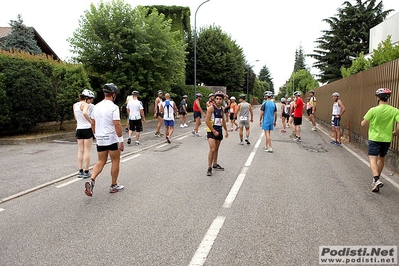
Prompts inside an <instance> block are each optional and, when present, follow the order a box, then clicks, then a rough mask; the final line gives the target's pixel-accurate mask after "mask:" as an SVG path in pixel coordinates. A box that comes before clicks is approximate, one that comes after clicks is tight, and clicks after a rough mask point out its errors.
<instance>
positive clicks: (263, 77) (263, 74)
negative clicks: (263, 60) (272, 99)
mask: <svg viewBox="0 0 399 266" xmlns="http://www.w3.org/2000/svg"><path fill="white" fill-rule="evenodd" d="M258 79H259V80H260V81H263V82H267V83H268V86H267V87H268V90H269V91H272V92H273V93H274V84H273V78H272V74H271V73H270V71H269V68H268V67H267V66H266V65H264V66H263V67H262V68H261V70H260V71H259V75H258Z"/></svg>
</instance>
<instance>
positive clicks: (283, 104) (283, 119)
mask: <svg viewBox="0 0 399 266" xmlns="http://www.w3.org/2000/svg"><path fill="white" fill-rule="evenodd" d="M280 101H281V124H282V126H283V129H281V133H285V132H287V131H286V130H285V129H286V127H287V122H288V119H289V117H290V115H289V114H288V113H287V112H286V109H287V106H289V104H288V103H287V100H286V99H285V98H284V97H283V98H281V100H280Z"/></svg>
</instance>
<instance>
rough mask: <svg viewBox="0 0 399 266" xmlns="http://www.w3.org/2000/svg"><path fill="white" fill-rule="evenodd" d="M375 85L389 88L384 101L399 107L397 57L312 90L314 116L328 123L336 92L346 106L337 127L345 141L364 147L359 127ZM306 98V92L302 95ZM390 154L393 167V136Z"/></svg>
mask: <svg viewBox="0 0 399 266" xmlns="http://www.w3.org/2000/svg"><path fill="white" fill-rule="evenodd" d="M378 88H389V89H390V90H391V91H392V95H391V97H390V98H389V100H388V103H389V104H390V105H392V106H394V107H396V108H399V91H398V90H399V59H397V60H394V61H391V62H388V63H385V64H383V65H380V66H377V67H374V68H371V69H369V70H366V71H363V72H360V73H358V74H355V75H352V76H350V77H347V78H343V79H341V80H338V81H335V82H333V83H330V84H327V85H325V86H322V87H320V88H317V89H315V97H316V99H317V110H316V118H317V121H318V122H319V123H323V124H325V125H331V112H332V104H333V100H332V96H331V94H332V93H333V92H338V93H339V95H340V97H339V99H340V100H341V101H342V103H343V104H344V106H345V108H346V112H345V113H344V115H343V116H342V119H341V127H342V131H343V135H344V137H345V140H346V141H349V142H352V143H354V144H356V145H358V146H359V147H360V148H363V149H364V148H365V147H367V132H368V128H367V127H362V126H360V122H361V121H362V120H363V116H364V115H365V114H366V112H367V111H368V110H369V109H370V108H371V107H373V106H376V105H377V99H376V97H375V91H376V90H377V89H378ZM306 97H309V95H308V94H307V95H306V96H305V99H306ZM390 150H391V154H390V157H391V159H393V161H392V160H391V162H392V163H393V166H394V168H396V169H399V167H398V160H397V158H398V156H397V155H398V154H399V153H398V151H399V139H398V137H395V138H394V139H393V141H392V144H391V149H390Z"/></svg>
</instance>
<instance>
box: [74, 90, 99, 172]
mask: <svg viewBox="0 0 399 266" xmlns="http://www.w3.org/2000/svg"><path fill="white" fill-rule="evenodd" d="M93 100H94V93H93V92H92V91H90V90H87V89H85V90H83V92H82V93H81V94H80V95H79V102H77V103H75V104H74V105H73V114H74V117H75V120H76V139H77V142H78V155H77V161H78V169H79V172H78V177H79V178H89V177H90V175H91V174H90V172H89V165H90V151H91V146H92V143H93V131H92V129H91V119H90V112H91V110H92V109H93V108H92V106H93V104H92V102H93Z"/></svg>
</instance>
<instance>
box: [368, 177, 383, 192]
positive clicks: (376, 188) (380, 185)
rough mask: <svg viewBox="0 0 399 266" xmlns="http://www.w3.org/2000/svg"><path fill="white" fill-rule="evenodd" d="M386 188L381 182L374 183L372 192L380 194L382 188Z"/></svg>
mask: <svg viewBox="0 0 399 266" xmlns="http://www.w3.org/2000/svg"><path fill="white" fill-rule="evenodd" d="M383 186H384V184H383V183H382V182H381V181H380V180H377V181H374V182H373V188H372V189H371V191H372V192H379V191H380V188H382V187H383Z"/></svg>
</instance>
